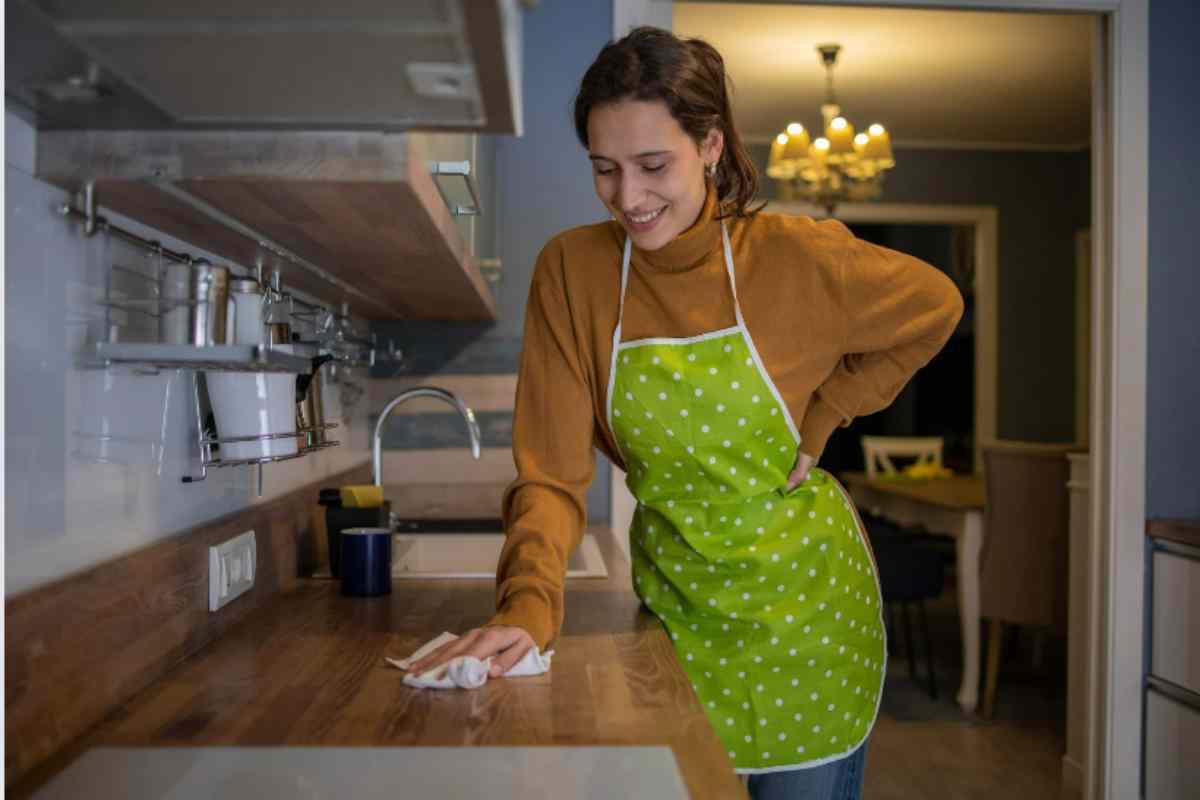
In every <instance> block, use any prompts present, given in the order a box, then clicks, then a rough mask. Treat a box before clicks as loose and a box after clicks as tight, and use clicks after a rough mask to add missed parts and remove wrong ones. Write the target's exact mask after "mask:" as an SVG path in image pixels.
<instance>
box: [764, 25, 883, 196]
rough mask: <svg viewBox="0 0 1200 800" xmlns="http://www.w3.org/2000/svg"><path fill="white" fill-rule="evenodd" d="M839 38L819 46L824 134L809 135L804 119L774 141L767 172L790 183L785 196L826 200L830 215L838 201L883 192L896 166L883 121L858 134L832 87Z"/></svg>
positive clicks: (794, 123) (779, 179) (782, 182)
mask: <svg viewBox="0 0 1200 800" xmlns="http://www.w3.org/2000/svg"><path fill="white" fill-rule="evenodd" d="M841 49H842V46H841V45H839V44H823V45H818V46H817V51H818V52H819V53H820V54H821V61H822V62H824V64H825V94H826V99H825V103H824V104H823V105H822V106H821V116H822V117H823V118H824V123H825V127H824V136H820V137H818V138H816V139H812V140H810V137H809V132H808V130H807V129H806V128H805V127H804V126H803V125H801V124H800V123H799V122H793V123H791V124H790V125H788V126H787V130H786V132H784V133H780V134H779V135H778V136H776V137H775V140H774V141H773V142H772V143H771V155H770V157H769V159H768V160H767V175H768V176H770V177H771V178H774V179H775V180H777V181H780V183H781V184H782V185H783V186H784V187H786V189H785V192H784V194H786V195H787V196H786V197H785V198H784V199H790V198H801V199H804V200H807V201H808V202H810V203H814V204H816V205H820V206H824V207H825V211H826V213H827V214H829V215H830V216H832V215H833V210H834V208H835V207H836V206H837V204H838V203H842V202H846V201H861V200H873V199H875V198H877V197H879V196H880V195H881V194H882V193H883V176H884V172H886V171H887V170H889V169H891V168H892V167H894V166H896V162H895V160H894V159H893V158H892V143H891V140H890V139H889V137H888V133H887V131H886V130H885V129H884V127H883V126H882V125H880V124H879V123H874V124H873V125H871V126H870V127H868V128H867V131H866V132H865V133H859V134H857V135H855V133H854V126H853V125H851V124H850V122H849V120H847V119H846V118H845V117H843V116H842V109H841V107H840V106H839V105H838V104H837V99H836V97H835V95H834V93H833V67H834V64H836V63H837V57H838V52H839V51H840V50H841Z"/></svg>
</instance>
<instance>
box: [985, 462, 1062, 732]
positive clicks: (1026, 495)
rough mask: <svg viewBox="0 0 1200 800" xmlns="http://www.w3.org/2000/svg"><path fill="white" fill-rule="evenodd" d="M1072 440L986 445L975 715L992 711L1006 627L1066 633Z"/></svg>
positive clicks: (994, 707) (987, 715) (994, 705)
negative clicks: (982, 647) (983, 654)
mask: <svg viewBox="0 0 1200 800" xmlns="http://www.w3.org/2000/svg"><path fill="white" fill-rule="evenodd" d="M1074 449H1077V448H1076V447H1075V446H1072V445H1055V444H1040V443H1012V442H1007V443H1004V444H1002V445H993V446H985V447H984V450H983V461H984V469H985V474H986V476H987V508H986V510H985V512H984V515H985V526H984V528H985V531H986V533H985V538H984V542H983V550H982V552H981V553H980V565H981V566H980V577H979V581H980V584H979V594H980V616H981V617H983V618H984V619H986V620H988V626H989V627H988V642H987V665H986V672H985V678H984V693H983V707H982V714H983V716H984V717H986V718H991V717H992V716H993V715H994V713H995V710H996V686H997V681H998V673H999V670H1000V656H1001V648H1002V646H1003V642H1004V632H1005V627H1006V626H1009V625H1026V626H1037V627H1038V628H1040V629H1042V630H1049V631H1051V632H1053V633H1057V634H1065V631H1066V620H1067V583H1068V574H1067V564H1068V561H1067V557H1068V536H1069V533H1068V515H1069V497H1068V494H1067V478H1068V474H1069V471H1070V464H1069V462H1068V460H1067V457H1066V454H1067V453H1068V452H1070V451H1072V450H1074Z"/></svg>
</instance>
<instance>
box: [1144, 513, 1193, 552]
mask: <svg viewBox="0 0 1200 800" xmlns="http://www.w3.org/2000/svg"><path fill="white" fill-rule="evenodd" d="M1146 535H1147V536H1150V537H1151V538H1154V539H1166V540H1168V541H1171V542H1178V543H1180V544H1187V545H1191V546H1192V547H1200V519H1151V520H1147V521H1146Z"/></svg>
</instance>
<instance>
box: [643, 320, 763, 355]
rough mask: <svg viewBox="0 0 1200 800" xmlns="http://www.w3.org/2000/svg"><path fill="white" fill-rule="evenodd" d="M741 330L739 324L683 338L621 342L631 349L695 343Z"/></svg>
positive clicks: (657, 338)
mask: <svg viewBox="0 0 1200 800" xmlns="http://www.w3.org/2000/svg"><path fill="white" fill-rule="evenodd" d="M740 330H741V328H739V327H738V326H737V325H733V326H731V327H729V328H721V330H719V331H712V332H710V333H702V334H700V335H699V336H688V337H686V338H683V339H677V338H671V337H666V336H656V337H654V338H651V339H634V340H633V341H631V342H621V349H622V350H629V349H631V348H634V347H643V346H645V345H648V344H695V343H696V342H705V341H708V340H709V339H720V338H721V337H722V336H729V335H730V334H734V333H737V332H739V331H740Z"/></svg>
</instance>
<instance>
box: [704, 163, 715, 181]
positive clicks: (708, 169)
mask: <svg viewBox="0 0 1200 800" xmlns="http://www.w3.org/2000/svg"><path fill="white" fill-rule="evenodd" d="M704 171H705V172H707V173H708V177H710V178H715V177H716V176H717V164H716V162H715V161H714V162H713V163H711V164H709V165H708V166H707V167H705V168H704Z"/></svg>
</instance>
